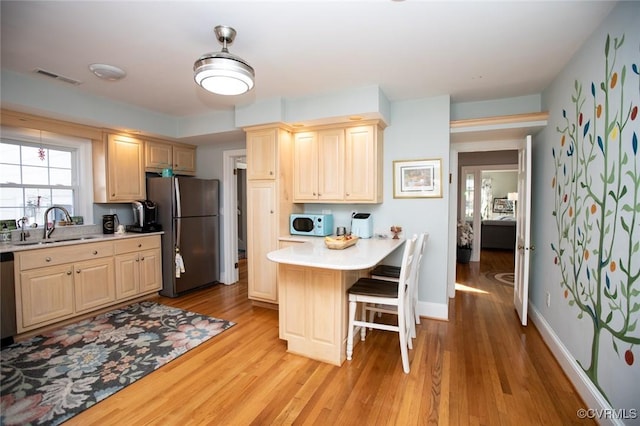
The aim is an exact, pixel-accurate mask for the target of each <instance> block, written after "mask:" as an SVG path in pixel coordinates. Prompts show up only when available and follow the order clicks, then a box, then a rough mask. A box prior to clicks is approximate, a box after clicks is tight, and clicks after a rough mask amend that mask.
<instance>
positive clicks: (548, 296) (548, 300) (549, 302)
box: [547, 292, 551, 308]
mask: <svg viewBox="0 0 640 426" xmlns="http://www.w3.org/2000/svg"><path fill="white" fill-rule="evenodd" d="M550 306H551V293H549V292H547V308H548V307H550Z"/></svg>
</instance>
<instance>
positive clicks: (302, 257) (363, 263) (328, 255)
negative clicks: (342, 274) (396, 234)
mask: <svg viewBox="0 0 640 426" xmlns="http://www.w3.org/2000/svg"><path fill="white" fill-rule="evenodd" d="M280 239H281V240H285V241H300V240H302V239H298V238H295V237H292V238H291V239H287V238H280ZM302 241H305V242H300V244H294V245H292V246H290V247H285V248H283V249H280V250H275V251H272V252H269V253H267V258H268V259H269V260H271V261H273V262H276V263H286V264H289V265H299V266H309V267H312V268H323V269H337V270H342V271H353V270H360V269H367V268H373V267H374V266H376V265H377V264H378V263H380V262H381V261H382V260H383V259H384V258H385V257H387V256H388V255H389V254H391V253H392V252H393V251H394V250H396V249H397V248H398V247H400V246H401V245H402V243H404V239H398V240H394V239H391V238H386V239H383V238H366V239H364V238H361V239H359V240H358V242H357V243H356V244H355V245H354V246H351V247H347V248H346V249H343V250H330V249H328V248H327V246H326V245H325V244H324V238H321V237H314V238H312V239H308V238H305V239H304V240H302Z"/></svg>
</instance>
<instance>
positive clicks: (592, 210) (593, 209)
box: [591, 203, 598, 214]
mask: <svg viewBox="0 0 640 426" xmlns="http://www.w3.org/2000/svg"><path fill="white" fill-rule="evenodd" d="M597 210H598V207H596V204H595V203H593V204H591V214H596V211H597Z"/></svg>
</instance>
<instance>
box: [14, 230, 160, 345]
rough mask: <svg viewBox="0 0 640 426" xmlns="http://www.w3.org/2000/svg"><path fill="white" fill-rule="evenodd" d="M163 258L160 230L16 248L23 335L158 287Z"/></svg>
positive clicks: (19, 321) (18, 317)
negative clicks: (113, 238)
mask: <svg viewBox="0 0 640 426" xmlns="http://www.w3.org/2000/svg"><path fill="white" fill-rule="evenodd" d="M161 258H162V257H161V251H160V235H152V236H145V237H139V238H128V239H123V240H120V241H109V242H96V243H88V244H77V245H69V246H60V247H52V248H45V249H37V250H28V251H23V252H16V253H15V259H16V262H15V270H16V313H17V315H16V316H17V328H18V334H20V333H24V332H27V331H32V330H35V329H38V328H41V327H44V326H47V325H51V324H54V323H56V322H59V321H63V320H67V319H70V318H73V317H76V316H79V315H83V314H85V313H88V312H91V311H94V310H98V309H101V308H105V307H108V306H110V305H115V304H118V303H120V302H122V301H126V300H128V299H134V298H136V297H140V296H143V295H147V294H151V293H153V292H157V291H158V290H160V289H161V288H162V263H161ZM70 261H71V262H70Z"/></svg>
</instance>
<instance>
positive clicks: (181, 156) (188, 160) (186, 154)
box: [145, 140, 196, 176]
mask: <svg viewBox="0 0 640 426" xmlns="http://www.w3.org/2000/svg"><path fill="white" fill-rule="evenodd" d="M167 168H169V169H172V170H173V173H174V174H176V175H188V176H195V174H196V147H195V146H190V145H179V144H173V143H169V142H161V141H156V140H147V141H146V142H145V170H146V171H147V172H156V173H160V172H162V170H163V169H167Z"/></svg>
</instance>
